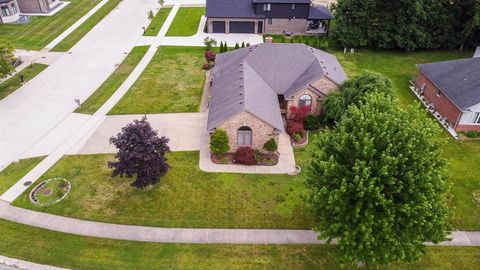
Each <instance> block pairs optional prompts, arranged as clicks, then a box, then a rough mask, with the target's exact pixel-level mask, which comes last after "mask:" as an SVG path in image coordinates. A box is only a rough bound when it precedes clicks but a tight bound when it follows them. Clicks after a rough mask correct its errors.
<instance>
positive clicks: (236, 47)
mask: <svg viewBox="0 0 480 270" xmlns="http://www.w3.org/2000/svg"><path fill="white" fill-rule="evenodd" d="M236 49H240V45H238V42H237V43H235V50H236Z"/></svg>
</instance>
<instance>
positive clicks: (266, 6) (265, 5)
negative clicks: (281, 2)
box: [263, 4, 272, 11]
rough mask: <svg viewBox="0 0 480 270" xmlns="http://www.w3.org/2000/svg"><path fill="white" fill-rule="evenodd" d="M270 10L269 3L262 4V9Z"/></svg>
mask: <svg viewBox="0 0 480 270" xmlns="http://www.w3.org/2000/svg"><path fill="white" fill-rule="evenodd" d="M270 10H272V5H271V4H263V11H270Z"/></svg>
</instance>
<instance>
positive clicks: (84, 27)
mask: <svg viewBox="0 0 480 270" xmlns="http://www.w3.org/2000/svg"><path fill="white" fill-rule="evenodd" d="M121 1H122V0H109V1H108V2H107V3H106V4H105V5H103V6H102V7H101V8H100V9H99V10H97V12H95V13H94V14H93V15H92V16H91V17H90V18H88V20H86V21H85V22H83V23H82V24H81V25H80V26H79V27H78V28H77V29H75V31H73V32H72V33H70V34H69V35H68V36H67V37H66V38H65V39H63V40H62V41H61V42H60V43H58V44H57V45H56V46H55V47H53V49H52V51H54V52H66V51H68V50H70V49H71V48H72V47H73V46H74V45H75V44H77V42H78V41H79V40H80V39H82V38H83V37H84V36H85V35H86V34H87V33H88V32H89V31H90V30H92V28H93V27H94V26H95V25H97V23H99V22H100V21H101V20H102V19H103V18H105V16H107V15H108V14H109V13H110V12H111V11H112V10H113V9H114V8H115V7H116V6H118V4H119V3H120V2H121Z"/></svg>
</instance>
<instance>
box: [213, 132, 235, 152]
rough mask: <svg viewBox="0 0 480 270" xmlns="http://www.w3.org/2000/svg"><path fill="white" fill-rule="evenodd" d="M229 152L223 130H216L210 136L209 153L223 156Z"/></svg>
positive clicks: (225, 134)
mask: <svg viewBox="0 0 480 270" xmlns="http://www.w3.org/2000/svg"><path fill="white" fill-rule="evenodd" d="M228 150H230V146H228V135H227V132H225V130H223V129H216V130H215V131H214V132H213V133H212V135H210V151H212V153H214V154H216V155H223V154H225V153H226V152H228Z"/></svg>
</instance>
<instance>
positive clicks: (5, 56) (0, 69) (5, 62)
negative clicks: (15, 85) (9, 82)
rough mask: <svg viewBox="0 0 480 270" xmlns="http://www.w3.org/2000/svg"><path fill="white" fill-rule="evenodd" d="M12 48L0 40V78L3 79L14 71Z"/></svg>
mask: <svg viewBox="0 0 480 270" xmlns="http://www.w3.org/2000/svg"><path fill="white" fill-rule="evenodd" d="M14 60H15V58H14V56H13V46H12V45H11V44H10V43H8V42H7V41H5V40H0V78H5V77H6V76H8V75H9V74H10V73H12V71H13V70H14V67H13V61H14Z"/></svg>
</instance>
